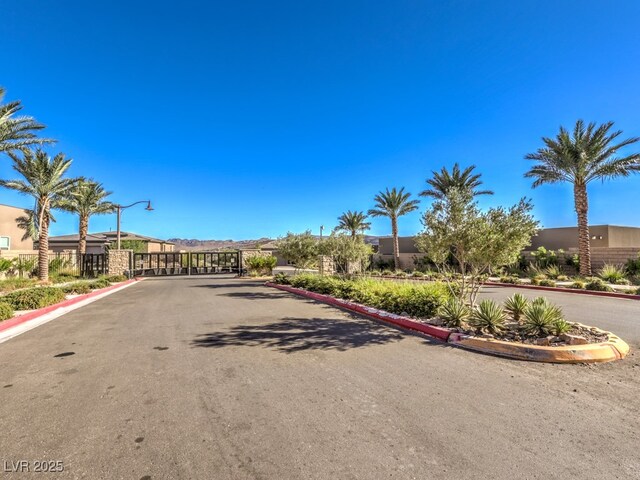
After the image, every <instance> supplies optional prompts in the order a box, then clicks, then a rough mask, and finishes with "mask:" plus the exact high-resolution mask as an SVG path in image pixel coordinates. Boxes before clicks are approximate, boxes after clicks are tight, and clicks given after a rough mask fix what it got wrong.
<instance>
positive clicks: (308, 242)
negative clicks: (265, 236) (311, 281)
mask: <svg viewBox="0 0 640 480" xmlns="http://www.w3.org/2000/svg"><path fill="white" fill-rule="evenodd" d="M278 253H279V254H280V255H281V256H282V258H284V259H285V260H287V261H289V262H291V263H292V264H293V265H294V266H295V267H296V268H309V267H312V266H314V265H315V263H316V260H317V258H318V255H319V242H318V240H317V239H316V237H314V236H313V235H312V234H311V230H307V231H306V232H304V233H291V232H288V233H287V235H286V236H284V237H282V238H279V239H278Z"/></svg>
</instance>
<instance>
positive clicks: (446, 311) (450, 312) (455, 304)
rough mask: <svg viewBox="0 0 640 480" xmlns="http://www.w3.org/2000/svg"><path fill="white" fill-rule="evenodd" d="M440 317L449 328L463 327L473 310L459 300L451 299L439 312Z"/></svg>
mask: <svg viewBox="0 0 640 480" xmlns="http://www.w3.org/2000/svg"><path fill="white" fill-rule="evenodd" d="M438 315H440V318H442V320H444V322H445V324H446V325H447V326H448V327H461V326H462V324H463V323H464V322H465V321H467V320H468V319H469V317H470V316H471V309H470V308H469V307H468V306H467V305H465V304H464V302H461V301H460V299H458V298H449V299H448V300H447V301H446V302H444V303H443V304H442V305H441V306H440V309H439V310H438Z"/></svg>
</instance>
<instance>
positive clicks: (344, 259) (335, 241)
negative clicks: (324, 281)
mask: <svg viewBox="0 0 640 480" xmlns="http://www.w3.org/2000/svg"><path fill="white" fill-rule="evenodd" d="M319 251H320V254H321V255H327V256H329V257H331V259H332V260H333V264H334V265H335V266H336V269H337V271H338V272H339V273H352V272H350V271H349V270H350V269H349V265H354V264H356V265H359V267H360V270H365V269H366V267H367V266H368V262H369V259H370V258H371V254H372V253H373V249H372V247H371V245H368V244H366V243H365V242H364V238H363V237H362V235H356V236H351V235H347V234H339V233H336V232H334V233H332V234H331V235H330V236H329V237H328V238H326V239H324V240H323V241H322V242H321V243H320V247H319Z"/></svg>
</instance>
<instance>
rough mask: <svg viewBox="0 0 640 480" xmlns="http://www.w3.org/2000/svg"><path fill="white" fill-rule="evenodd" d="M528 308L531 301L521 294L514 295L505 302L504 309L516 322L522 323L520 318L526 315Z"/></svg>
mask: <svg viewBox="0 0 640 480" xmlns="http://www.w3.org/2000/svg"><path fill="white" fill-rule="evenodd" d="M528 306H529V300H527V299H526V298H525V297H524V296H523V295H521V294H519V293H514V294H513V295H512V296H510V297H509V298H507V299H506V300H505V302H504V309H505V310H506V311H507V313H509V315H511V317H513V319H514V320H515V321H516V322H519V321H520V318H521V317H522V315H524V312H525V311H526V310H527V307H528Z"/></svg>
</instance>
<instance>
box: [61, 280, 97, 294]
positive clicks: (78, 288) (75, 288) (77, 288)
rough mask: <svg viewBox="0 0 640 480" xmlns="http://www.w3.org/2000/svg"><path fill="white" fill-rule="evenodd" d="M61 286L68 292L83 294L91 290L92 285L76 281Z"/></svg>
mask: <svg viewBox="0 0 640 480" xmlns="http://www.w3.org/2000/svg"><path fill="white" fill-rule="evenodd" d="M61 288H62V291H63V292H64V293H67V294H77V295H82V294H85V293H89V292H90V291H91V286H90V285H89V284H88V283H87V282H74V283H70V284H69V285H65V286H63V287H61Z"/></svg>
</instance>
